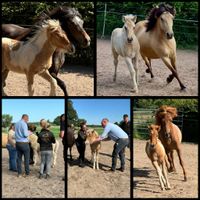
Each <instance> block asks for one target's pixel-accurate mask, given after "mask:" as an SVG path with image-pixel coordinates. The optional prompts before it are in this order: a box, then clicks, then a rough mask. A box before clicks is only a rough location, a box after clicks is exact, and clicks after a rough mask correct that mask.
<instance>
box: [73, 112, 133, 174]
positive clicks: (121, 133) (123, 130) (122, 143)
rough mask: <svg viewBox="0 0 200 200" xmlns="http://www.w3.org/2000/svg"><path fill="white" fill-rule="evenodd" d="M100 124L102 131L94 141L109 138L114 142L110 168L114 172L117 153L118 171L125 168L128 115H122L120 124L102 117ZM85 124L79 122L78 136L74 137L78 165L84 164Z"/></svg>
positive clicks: (128, 129)
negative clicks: (119, 164)
mask: <svg viewBox="0 0 200 200" xmlns="http://www.w3.org/2000/svg"><path fill="white" fill-rule="evenodd" d="M101 125H102V127H103V128H104V131H103V133H102V134H101V136H99V138H97V140H96V141H94V142H97V141H104V140H108V139H111V140H113V141H114V142H115V144H114V147H113V152H112V167H111V170H110V171H112V172H114V171H115V170H116V165H117V156H118V155H119V158H120V161H121V167H120V168H119V170H120V171H122V172H123V171H124V170H125V148H126V146H127V147H129V138H130V121H129V118H128V115H127V114H125V115H124V116H123V121H122V122H121V123H120V125H119V126H118V125H116V124H113V123H111V122H109V120H108V119H107V118H104V119H102V121H101ZM86 133H87V125H86V122H82V123H81V124H80V130H79V131H78V137H77V138H76V146H77V150H78V152H79V158H78V159H79V166H80V167H84V166H85V148H86V145H85V141H86Z"/></svg>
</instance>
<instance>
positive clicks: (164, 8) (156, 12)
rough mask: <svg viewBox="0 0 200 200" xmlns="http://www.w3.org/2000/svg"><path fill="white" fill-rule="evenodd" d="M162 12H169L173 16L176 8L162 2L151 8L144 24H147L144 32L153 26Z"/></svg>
mask: <svg viewBox="0 0 200 200" xmlns="http://www.w3.org/2000/svg"><path fill="white" fill-rule="evenodd" d="M164 12H169V13H171V14H172V15H173V16H175V14H176V10H175V9H174V8H173V7H172V6H170V5H169V4H163V3H162V4H160V5H159V6H156V7H155V8H152V9H151V11H150V12H149V15H148V17H147V20H148V22H147V24H146V26H147V29H146V32H148V31H150V30H152V29H153V27H154V26H155V24H156V21H157V18H158V17H160V15H162V13H164Z"/></svg>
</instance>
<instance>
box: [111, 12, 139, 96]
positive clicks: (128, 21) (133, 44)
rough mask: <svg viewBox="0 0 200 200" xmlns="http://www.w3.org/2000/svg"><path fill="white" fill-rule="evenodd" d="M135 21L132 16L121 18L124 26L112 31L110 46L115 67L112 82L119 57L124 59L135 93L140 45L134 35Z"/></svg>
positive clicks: (136, 90) (135, 17)
mask: <svg viewBox="0 0 200 200" xmlns="http://www.w3.org/2000/svg"><path fill="white" fill-rule="evenodd" d="M136 19H137V16H133V15H125V16H123V17H122V21H123V22H124V26H123V27H122V28H116V29H114V30H113V32H112V35H111V44H112V54H113V57H114V65H115V73H114V79H113V80H114V81H116V78H117V65H118V56H119V55H120V56H122V57H124V58H125V61H126V64H127V65H128V69H129V71H130V74H131V78H132V81H133V91H134V92H136V93H137V92H138V59H139V54H140V45H139V42H138V40H137V38H136V36H135V33H134V29H135V22H136Z"/></svg>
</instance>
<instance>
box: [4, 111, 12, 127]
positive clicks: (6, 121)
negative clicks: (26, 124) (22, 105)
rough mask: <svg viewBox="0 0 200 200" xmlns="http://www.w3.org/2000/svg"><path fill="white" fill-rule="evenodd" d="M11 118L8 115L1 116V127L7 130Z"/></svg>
mask: <svg viewBox="0 0 200 200" xmlns="http://www.w3.org/2000/svg"><path fill="white" fill-rule="evenodd" d="M12 120H13V117H12V116H11V115H9V114H3V115H2V127H4V128H7V127H8V126H10V124H11V123H12Z"/></svg>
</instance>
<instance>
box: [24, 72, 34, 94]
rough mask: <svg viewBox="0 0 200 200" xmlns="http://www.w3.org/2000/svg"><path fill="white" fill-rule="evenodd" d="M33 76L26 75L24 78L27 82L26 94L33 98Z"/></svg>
mask: <svg viewBox="0 0 200 200" xmlns="http://www.w3.org/2000/svg"><path fill="white" fill-rule="evenodd" d="M34 76H35V74H26V78H27V81H28V94H29V96H33V94H34V87H33V80H34Z"/></svg>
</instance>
